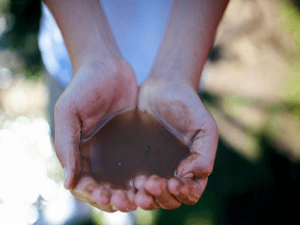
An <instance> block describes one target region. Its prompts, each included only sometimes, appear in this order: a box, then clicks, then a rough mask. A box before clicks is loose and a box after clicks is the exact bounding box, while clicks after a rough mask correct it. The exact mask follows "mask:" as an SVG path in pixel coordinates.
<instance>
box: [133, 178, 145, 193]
mask: <svg viewBox="0 0 300 225" xmlns="http://www.w3.org/2000/svg"><path fill="white" fill-rule="evenodd" d="M146 180H147V176H145V175H139V176H137V177H136V178H135V179H134V180H133V186H134V188H135V189H136V190H140V189H142V188H143V187H144V184H145V182H146Z"/></svg>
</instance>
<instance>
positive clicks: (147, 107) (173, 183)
mask: <svg viewBox="0 0 300 225" xmlns="http://www.w3.org/2000/svg"><path fill="white" fill-rule="evenodd" d="M138 105H139V108H140V109H141V110H144V111H148V112H150V113H153V114H154V115H155V116H156V118H157V119H158V120H160V121H161V122H162V123H163V124H164V125H165V126H167V127H168V128H169V129H170V130H171V131H172V133H173V134H174V135H176V136H177V137H178V138H179V139H181V140H182V141H183V142H184V143H185V144H187V145H189V146H190V149H191V155H190V156H189V157H188V158H186V159H185V160H184V161H183V162H182V163H181V164H180V165H179V167H178V168H177V176H178V177H180V178H181V179H179V178H172V179H171V180H168V181H166V180H164V179H162V178H161V179H157V177H156V178H155V179H154V178H151V177H150V178H149V179H148V181H145V182H144V186H145V187H144V188H145V189H146V192H148V193H151V194H152V195H153V197H154V199H155V201H156V202H159V201H160V199H159V198H161V201H162V202H163V204H164V205H161V207H164V208H167V209H171V208H176V207H179V206H180V204H179V203H181V202H183V203H185V204H195V203H196V202H197V201H198V200H199V198H200V196H201V194H202V192H203V191H204V188H205V186H206V183H207V177H208V175H209V174H210V173H211V172H212V168H213V164H214V158H215V153H216V148H217V139H218V133H217V126H216V123H215V121H214V119H213V118H212V116H211V115H210V114H209V112H208V111H207V110H206V108H205V107H204V106H203V104H202V103H201V100H200V98H199V96H198V94H197V92H196V91H195V90H194V89H193V88H192V87H191V85H189V84H188V83H185V82H183V81H178V80H164V79H161V78H160V79H154V78H152V79H151V78H150V79H148V80H147V81H146V82H145V83H143V85H142V86H141V89H140V93H139V97H138ZM182 177H187V178H188V179H187V178H182ZM190 178H193V179H190ZM162 183H165V184H166V185H165V186H166V187H165V188H166V191H168V192H170V193H171V194H173V195H174V196H175V197H176V199H175V200H174V201H173V202H172V201H171V202H172V203H171V202H169V203H168V201H167V200H166V199H162V196H156V193H159V194H160V195H161V192H157V190H156V189H158V188H160V187H161V185H162ZM180 186H181V189H180V188H179V187H180ZM183 192H184V193H183ZM166 193H167V192H166ZM140 199H143V196H141V197H140ZM176 200H177V202H176ZM137 201H138V202H137V204H138V205H139V200H137ZM140 202H141V201H140ZM145 208H147V207H145ZM150 209H151V208H150Z"/></svg>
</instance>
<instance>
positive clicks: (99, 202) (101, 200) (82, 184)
mask: <svg viewBox="0 0 300 225" xmlns="http://www.w3.org/2000/svg"><path fill="white" fill-rule="evenodd" d="M71 193H72V194H73V195H74V197H76V198H78V199H79V200H82V201H84V202H87V203H89V204H91V205H96V206H97V208H99V209H101V210H105V211H116V210H115V209H114V208H113V205H112V204H110V203H111V201H110V200H111V189H110V188H109V187H108V186H105V185H99V184H98V183H97V182H96V181H95V180H94V179H93V178H91V177H82V178H80V180H79V181H78V183H77V184H76V186H75V188H74V189H73V190H71Z"/></svg>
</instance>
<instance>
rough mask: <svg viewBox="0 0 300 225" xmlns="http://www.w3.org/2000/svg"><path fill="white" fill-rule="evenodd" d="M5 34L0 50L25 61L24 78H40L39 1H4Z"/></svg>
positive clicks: (0, 40)
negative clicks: (14, 54)
mask: <svg viewBox="0 0 300 225" xmlns="http://www.w3.org/2000/svg"><path fill="white" fill-rule="evenodd" d="M5 2H6V4H4V5H3V7H5V8H3V9H2V11H7V14H6V17H7V21H8V22H7V32H6V33H5V35H3V36H2V38H1V39H0V48H2V49H5V48H8V49H11V50H13V51H15V52H16V53H17V54H18V55H19V56H20V57H22V58H23V60H24V61H25V68H24V69H25V71H26V72H25V73H24V75H25V76H26V77H28V78H29V77H36V76H40V74H41V73H39V71H40V69H41V65H42V61H41V56H40V52H39V48H38V44H37V34H38V31H39V26H40V18H41V1H40V0H14V1H9V2H8V1H5Z"/></svg>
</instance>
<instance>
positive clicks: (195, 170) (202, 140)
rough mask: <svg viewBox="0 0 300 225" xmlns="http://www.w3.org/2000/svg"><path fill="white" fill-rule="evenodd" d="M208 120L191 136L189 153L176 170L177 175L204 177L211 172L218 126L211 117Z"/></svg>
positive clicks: (216, 143)
mask: <svg viewBox="0 0 300 225" xmlns="http://www.w3.org/2000/svg"><path fill="white" fill-rule="evenodd" d="M209 120H211V121H209ZM209 120H208V121H206V122H207V123H206V124H205V125H203V126H202V128H201V130H200V131H199V132H198V133H197V134H196V135H195V137H194V138H193V140H192V143H191V147H190V149H191V155H190V156H189V157H187V158H186V159H185V160H183V161H182V162H181V163H180V165H179V166H178V168H177V170H176V174H177V176H178V177H185V176H188V177H190V178H191V177H193V178H203V179H205V178H207V177H208V176H209V175H210V174H211V173H212V171H213V165H214V160H215V156H216V151H217V145H218V128H217V125H216V123H215V121H214V119H213V118H212V117H210V119H209Z"/></svg>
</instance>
